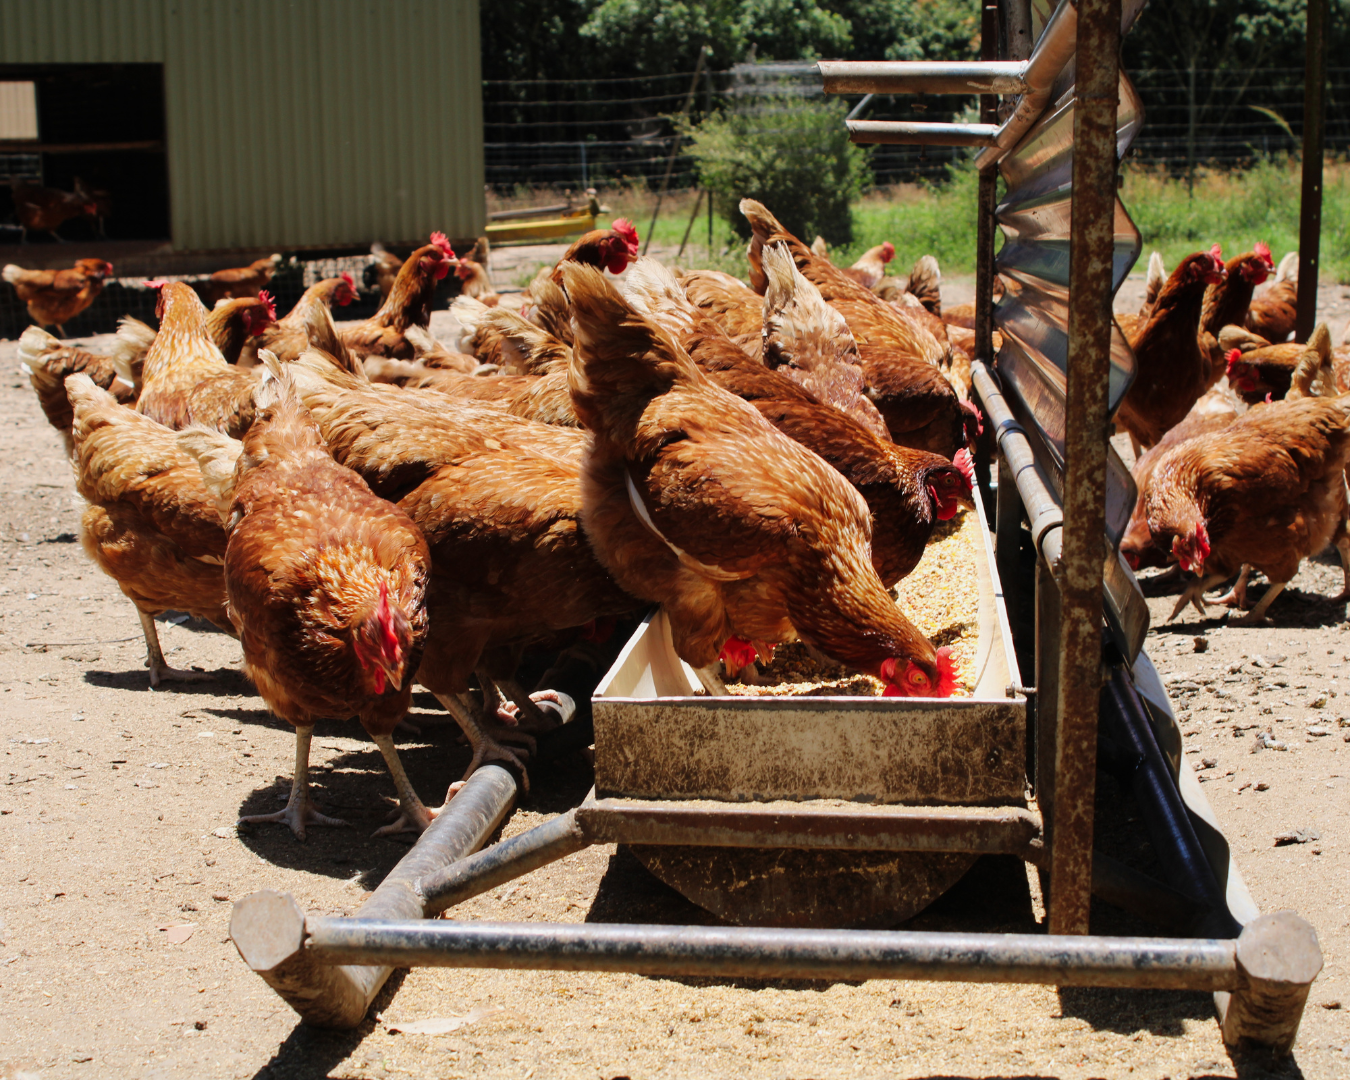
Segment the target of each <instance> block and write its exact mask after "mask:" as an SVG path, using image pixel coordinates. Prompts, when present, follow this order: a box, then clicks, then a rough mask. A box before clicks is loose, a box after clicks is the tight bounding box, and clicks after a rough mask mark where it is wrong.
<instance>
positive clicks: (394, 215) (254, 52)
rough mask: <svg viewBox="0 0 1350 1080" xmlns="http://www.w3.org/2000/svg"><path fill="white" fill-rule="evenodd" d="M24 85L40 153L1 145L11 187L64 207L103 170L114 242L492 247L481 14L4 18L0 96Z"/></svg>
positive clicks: (128, 4)
mask: <svg viewBox="0 0 1350 1080" xmlns="http://www.w3.org/2000/svg"><path fill="white" fill-rule="evenodd" d="M25 80H29V81H33V82H34V83H35V85H36V86H37V87H38V89H37V90H36V95H37V105H38V109H37V111H38V115H39V128H40V130H39V133H38V140H37V141H36V142H24V141H22V140H15V139H13V138H12V137H11V138H8V139H4V140H3V141H0V173H5V174H9V175H15V174H17V173H19V172H22V171H26V169H37V170H40V173H41V175H42V177H43V181H44V182H45V183H47V184H49V185H52V186H58V187H62V188H65V189H67V190H69V189H70V188H71V180H72V178H73V177H78V176H79V175H80V168H81V167H83V168H84V170H85V173H86V175H88V174H89V173H90V172H91V171H92V172H94V173H95V175H97V173H98V170H99V169H100V168H102V169H103V171H104V172H105V173H106V174H109V175H112V176H113V177H114V179H115V182H116V184H117V185H118V188H119V190H114V191H113V192H112V193H111V194H112V198H113V207H114V209H113V211H112V214H111V216H110V226H109V228H110V234H111V235H113V236H114V237H115V238H118V239H129V240H130V239H143V240H151V239H158V240H161V241H162V240H163V239H164V238H165V237H166V236H167V237H168V238H169V239H170V240H171V244H172V250H173V251H175V252H202V251H226V250H230V251H242V250H250V249H268V250H271V249H281V248H285V249H291V250H297V249H301V250H303V249H334V248H343V247H355V246H364V245H367V244H369V243H370V242H371V241H372V240H376V239H379V240H384V241H389V242H393V243H400V242H413V241H420V242H423V243H424V242H425V237H426V236H427V234H428V233H430V232H431V231H432V230H436V229H439V230H441V231H443V232H445V233H447V234H448V235H449V236H451V237H452V238H467V237H472V236H476V235H478V234H479V233H480V232H481V231H482V228H483V224H484V212H485V211H484V201H483V120H482V92H481V84H480V70H479V23H478V3H477V0H379V2H373V0H229V2H215V0H118V2H117V3H112V4H110V3H106V2H100V0H0V82H22V81H25ZM72 162H78V163H79V164H72ZM24 163H27V164H26V165H25V164H24ZM86 183H89V181H88V180H86ZM100 186H102V187H103V188H105V189H106V188H108V187H110V186H112V185H111V184H109V183H108V182H107V181H106V180H104V181H103V182H102V183H101V185H100ZM119 217H120V220H119ZM133 222H140V223H141V225H140V228H141V234H140V235H139V236H137V235H133V234H129V233H128V231H127V230H128V229H130V228H132V227H133V225H132V223H133ZM113 230H117V231H116V232H114V231H113ZM156 233H157V234H156Z"/></svg>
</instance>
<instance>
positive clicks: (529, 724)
mask: <svg viewBox="0 0 1350 1080" xmlns="http://www.w3.org/2000/svg"><path fill="white" fill-rule="evenodd" d="M474 676H475V677H476V678H477V679H478V685H479V686H481V687H482V688H483V715H484V716H485V717H487V718H488V720H489V722H491V721H493V720H495V719H499V718H500V719H502V720H505V721H506V722H507V723H512V722H513V721H511V720H509V719H507V717H509V716H512V715H513V714H511V713H509V712H508V713H503V712H502V705H503V704H508V705H514V706H515V707H516V710H517V713H516V715H518V716H519V718H520V720H522V721H524V723H522V724H521V725H520V727H521V730H522V731H528V732H532V733H534V734H538V733H540V732H544V731H552V730H553V729H554V728H555V727H557V726H558V725H557V724H556V723H554V722H553V721H552V720H551V719H550V718H549V717H548V716H546V715H545V714H544V711H543V710H542V709H540V708H539V706H538V705H536V704H535V703H534V702H533V701H532V700H531V699H530V696H529V694H527V693H525V688H524V687H523V686H521V685H520V683H518V682H516V680H515V679H514V678H509V679H494V678H493V677H492V676H491V675H489V674H488V673H487V672H486V671H485V670H484V669H483V668H478V669H477V670H476V671H475V672H474Z"/></svg>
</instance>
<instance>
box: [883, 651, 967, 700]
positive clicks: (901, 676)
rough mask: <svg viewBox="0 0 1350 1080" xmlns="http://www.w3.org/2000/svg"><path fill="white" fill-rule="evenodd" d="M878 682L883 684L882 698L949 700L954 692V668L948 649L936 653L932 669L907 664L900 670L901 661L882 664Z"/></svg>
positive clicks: (913, 662)
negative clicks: (937, 698) (943, 698)
mask: <svg viewBox="0 0 1350 1080" xmlns="http://www.w3.org/2000/svg"><path fill="white" fill-rule="evenodd" d="M881 681H882V682H884V683H885V684H886V689H885V690H884V691H882V695H881V696H882V697H951V696H952V691H953V690H955V689H956V665H955V664H954V663H952V650H951V646H948V645H944V646H943V647H942V648H940V649H938V651H937V658H936V659H935V660H934V662H933V664H932V665H931V666H930V665H921V664H920V663H919V662H918V661H917V660H907V661H905V666H904V667H903V668H901V667H900V661H899V660H897V659H895V658H894V657H891V658H889V659H886V660H883V661H882V662H881Z"/></svg>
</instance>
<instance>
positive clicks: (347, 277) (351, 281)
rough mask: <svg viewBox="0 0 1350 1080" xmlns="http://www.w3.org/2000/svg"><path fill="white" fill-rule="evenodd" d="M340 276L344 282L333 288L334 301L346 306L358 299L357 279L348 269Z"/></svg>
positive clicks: (340, 305)
mask: <svg viewBox="0 0 1350 1080" xmlns="http://www.w3.org/2000/svg"><path fill="white" fill-rule="evenodd" d="M338 276H339V277H341V278H342V284H341V285H339V286H338V287H337V288H336V289H334V290H333V303H335V304H337V306H338V307H346V306H347V305H348V304H350V303H351V302H352V301H353V300H355V299H356V279H355V278H354V277H352V275H351V274H350V273H349V272H348V271H346V270H344V271H342V273H341V274H340V275H338Z"/></svg>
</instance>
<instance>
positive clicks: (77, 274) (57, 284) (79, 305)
mask: <svg viewBox="0 0 1350 1080" xmlns="http://www.w3.org/2000/svg"><path fill="white" fill-rule="evenodd" d="M112 272H113V268H112V263H110V262H104V261H103V260H102V259H79V260H78V261H77V262H76V263H75V266H74V267H73V268H72V269H70V270H25V269H24V268H23V267H22V266H16V265H14V264H13V263H10V264H9V265H8V266H6V267H5V268H4V269H3V270H0V278H3V280H5V281H7V282H9V283H10V284H11V285H13V286H14V291H15V292H16V293H18V294H19V299H20V300H22V301H23V302H24V303H25V304H26V305H28V314H29V315H30V316H32V319H33V321H34V322H35V323H37V324H38V326H41V327H44V328H45V327H48V326H54V327H56V332H57V333H58V334H60V335H61V337H65V336H66V331H65V324H66V323H68V322H70V320H71V319H73V318H75V316H76V315H78V314H79V313H80V312H82V311H83V310H84V309H85V308H87V307H88V306H89V305H90V304H92V303H93V302H94V301H95V300H96V299H97V298H98V294H99V293H101V292H102V291H103V282H104V281H105V280H106V279H108V278H110V277H112Z"/></svg>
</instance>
